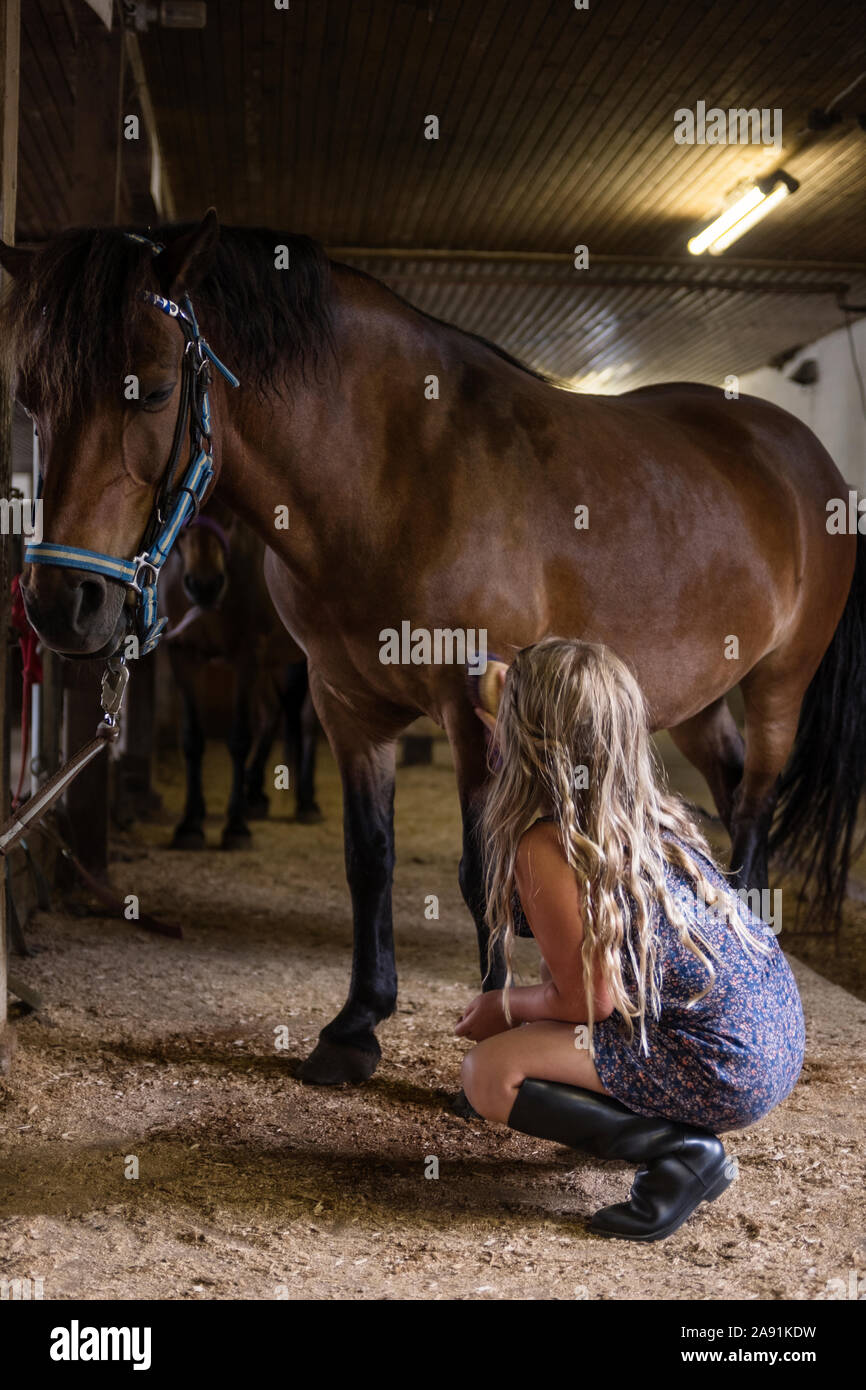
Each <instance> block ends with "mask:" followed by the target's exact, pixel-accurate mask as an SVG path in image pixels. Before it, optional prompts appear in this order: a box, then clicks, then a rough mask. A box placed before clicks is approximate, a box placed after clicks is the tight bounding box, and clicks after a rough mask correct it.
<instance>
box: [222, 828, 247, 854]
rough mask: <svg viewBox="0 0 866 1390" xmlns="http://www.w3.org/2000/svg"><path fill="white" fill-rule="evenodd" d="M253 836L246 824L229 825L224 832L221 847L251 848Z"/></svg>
mask: <svg viewBox="0 0 866 1390" xmlns="http://www.w3.org/2000/svg"><path fill="white" fill-rule="evenodd" d="M252 838H253V837H252V835H251V834H250V832H249V830H248V829H247V827H246V826H239V825H227V826H226V828H225V830H224V831H223V833H222V839H221V840H220V849H249V847H250V844H251V842H252Z"/></svg>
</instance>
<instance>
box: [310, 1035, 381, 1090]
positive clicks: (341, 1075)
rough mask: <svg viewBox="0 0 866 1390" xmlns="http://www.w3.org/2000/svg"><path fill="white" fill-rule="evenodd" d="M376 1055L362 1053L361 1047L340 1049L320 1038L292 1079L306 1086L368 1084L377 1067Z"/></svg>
mask: <svg viewBox="0 0 866 1390" xmlns="http://www.w3.org/2000/svg"><path fill="white" fill-rule="evenodd" d="M379 1057H380V1054H379V1053H378V1052H365V1051H364V1050H363V1049H362V1048H360V1047H341V1046H339V1044H337V1043H332V1042H328V1041H327V1039H325V1038H321V1039H320V1040H319V1042H318V1043H317V1044H316V1046H315V1048H314V1049H313V1051H312V1052H311V1053H310V1055H309V1057H307V1058H306V1059H305V1060H304V1061H303V1062H301V1064H300V1066H299V1067H298V1069H297V1071H296V1073H295V1075H296V1076H297V1078H298V1080H299V1081H303V1082H304V1083H305V1084H306V1085H307V1086H345V1085H346V1084H347V1083H349V1084H351V1083H354V1084H355V1085H357V1084H358V1082H360V1081H369V1079H370V1077H371V1076H372V1075H373V1072H374V1071H375V1070H376V1068H377V1067H378V1065H379Z"/></svg>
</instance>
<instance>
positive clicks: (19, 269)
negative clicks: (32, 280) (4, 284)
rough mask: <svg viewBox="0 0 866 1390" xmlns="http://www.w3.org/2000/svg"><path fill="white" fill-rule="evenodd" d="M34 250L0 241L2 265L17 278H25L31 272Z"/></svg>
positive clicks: (0, 263) (0, 261)
mask: <svg viewBox="0 0 866 1390" xmlns="http://www.w3.org/2000/svg"><path fill="white" fill-rule="evenodd" d="M34 255H35V252H34V251H26V250H25V249H24V247H23V246H7V245H6V242H5V241H0V265H2V267H3V269H4V270H5V271H6V272H7V273H8V274H9V275H12V276H14V278H15V279H16V280H23V279H24V278H25V277H26V276H27V275H28V274H29V272H30V263H31V261H32V260H33V257H34Z"/></svg>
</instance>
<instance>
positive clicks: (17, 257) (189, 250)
mask: <svg viewBox="0 0 866 1390" xmlns="http://www.w3.org/2000/svg"><path fill="white" fill-rule="evenodd" d="M218 235H219V228H218V224H217V219H216V215H215V213H214V212H213V211H211V212H209V213H208V215H207V216H206V217H205V219H204V221H203V222H202V223H201V224H200V226H198V227H195V228H193V229H191V230H184V231H182V232H179V233H178V234H177V235H175V236H173V238H172V239H171V240H170V241H168V243H167V244H166V245H165V247H164V249H163V250H162V251H161V252H159V254H154V248H153V246H152V245H151V244H149V243H147V242H145V241H144V240H143V239H131V238H130V237H128V236H127V235H126V234H125V233H123V232H122V231H120V230H117V229H114V228H112V229H98V230H93V229H88V230H81V231H78V230H76V231H71V232H68V233H65V234H63V235H61V236H59V237H57V238H55V239H54V240H53V241H51V242H48V243H47V244H46V245H45V246H44V247H43V248H42V249H41V250H39V251H35V252H27V251H22V250H20V249H14V248H11V247H8V246H5V245H4V244H3V243H2V242H0V264H2V265H3V266H4V267H5V269H6V270H7V271H8V272H9V274H10V275H11V276H12V277H13V278H12V284H11V287H10V290H9V292H8V294H7V295H6V297H5V299H4V303H3V306H2V310H0V335H2V339H3V342H4V349H5V351H6V353H7V354H8V357H9V358H10V362H9V366H10V368H11V369H12V371H13V372H14V373H15V381H16V393H17V395H18V398H19V399H20V400H21V402H22V404H23V405H24V406H25V407H26V408H27V409H28V411H29V412H30V413H31V415H32V416H33V418H34V420H35V422H36V427H37V431H38V434H39V440H40V446H41V457H42V473H43V493H42V505H43V512H42V533H43V537H44V541H43V550H44V556H45V558H44V559H43V560H42V561H41V562H40V561H39V560H37V562H36V563H31V564H28V565H26V566H25V569H24V573H23V577H22V585H21V591H22V595H23V598H24V605H25V608H26V610H27V616H28V618H29V619H30V622H31V623H32V624H33V626H34V627H35V629H36V631H37V632H38V633H39V635H40V637H41V639H42V640H43V642H45V644H46V645H47V646H49V647H52V648H54V650H56V651H60V652H64V653H66V654H68V655H76V656H88V655H109V654H110V653H112V652H113V651H114V650H115V649H116V648H117V646H118V644H119V643H120V642H121V640H122V638H123V636H124V635H125V633H126V632H127V631H128V630H129V627H130V622H131V618H132V616H133V614H134V612H135V608H134V604H135V601H136V600H137V594H136V592H135V590H134V589H131V588H130V587H129V578H128V576H126V578H125V581H124V577H123V576H121V577H120V578H112V577H109V576H108V575H106V574H103V573H98V572H93V571H92V570H90V569H88V568H87V567H86V558H85V560H84V561H81V562H80V563H81V567H80V568H77V567H75V565H74V564H66V563H63V562H62V561H63V560H64V559H65V558H69V557H66V556H65V554H61V557H60V558H61V562H60V563H54V562H51V561H50V559H49V558H48V557H49V556H50V547H51V546H55V547H60V548H61V549H62V552H65V551H66V550H67V549H72V550H73V551H74V550H84V551H91V552H99V553H100V554H101V555H102V556H105V557H118V558H119V559H120V560H121V561H129V560H132V559H133V558H134V557H136V556H137V555H139V553H140V552H141V551H142V549H143V540H144V539H145V537H146V534H147V533H148V532H149V531H152V529H153V526H154V524H155V523H154V518H155V517H157V513H158V508H159V505H160V502H161V500H162V499H163V498H165V497H166V496H167V495H168V493H169V492H170V490H171V484H174V487H175V488H177V487H178V486H179V480H182V476H183V470H184V469H185V467H186V465H187V463H188V461H189V459H190V454H191V442H190V435H189V425H188V422H187V419H186V418H185V411H184V406H183V399H182V397H183V390H184V388H183V378H184V376H185V374H184V373H183V372H182V370H181V368H182V363H183V360H184V349H185V341H186V340H185V337H184V333H183V332H181V329H180V327H179V325H178V323H177V322H176V321H173V319H172V318H171V317H169V316H168V315H167V314H165V313H162V312H159V310H158V309H156V308H154V307H153V304H152V303H149V302H147V301H146V299H145V298H144V296H145V294H147V293H148V292H150V293H151V294H158V295H162V296H164V297H165V298H166V299H170V300H175V301H176V300H177V299H178V298H180V297H181V296H182V295H183V294H185V293H194V291H195V286H196V283H197V281H198V280H199V278H200V277H201V276H202V275H203V274H204V273H205V271H206V269H207V266H208V264H209V261H210V259H211V256H212V254H213V250H214V247H215V244H216V240H217V238H218ZM176 431H178V438H177V440H176ZM175 452H176V455H177V464H176V468H175V469H174V470H173V477H170V478H167V477H166V473H167V470H168V465H169V461H170V459H171V458H172V456H173V454H175ZM159 520H164V518H159ZM46 545H47V548H46Z"/></svg>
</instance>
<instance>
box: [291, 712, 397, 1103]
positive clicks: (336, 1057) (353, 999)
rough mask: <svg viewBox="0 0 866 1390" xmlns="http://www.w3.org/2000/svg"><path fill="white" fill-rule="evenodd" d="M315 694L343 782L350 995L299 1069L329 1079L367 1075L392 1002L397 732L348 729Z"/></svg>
mask: <svg viewBox="0 0 866 1390" xmlns="http://www.w3.org/2000/svg"><path fill="white" fill-rule="evenodd" d="M314 695H315V698H316V706H317V709H318V712H319V716H320V718H321V719H322V722H323V724H324V726H325V730H326V732H327V734H328V737H329V739H330V742H331V747H332V748H333V750H334V755H335V757H336V758H337V762H338V763H339V767H340V775H341V778H342V782H343V833H344V842H345V853H346V878H347V880H348V883H349V891H350V893H351V895H352V919H353V925H354V949H353V955H352V978H351V983H350V985H349V997H348V998H347V1000H346V1002H345V1004H344V1005H343V1007H342V1009H341V1010H340V1012H339V1013H338V1014H337V1017H336V1018H335V1019H334V1020H333V1022H331V1023H329V1024H328V1025H327V1027H325V1028H323V1029H322V1031H321V1033H320V1034H319V1041H318V1044H317V1046H316V1048H315V1050H314V1051H313V1052H312V1053H311V1055H310V1056H309V1057H308V1058H307V1059H306V1061H305V1062H303V1063H302V1064H301V1067H300V1069H299V1071H298V1075H299V1077H300V1079H301V1080H302V1081H307V1082H312V1083H314V1084H316V1085H320V1086H334V1085H338V1084H339V1083H340V1082H346V1081H355V1082H357V1081H366V1080H367V1078H368V1077H370V1076H372V1074H373V1072H374V1071H375V1070H376V1067H377V1066H378V1063H379V1058H380V1056H381V1049H380V1047H379V1043H378V1041H377V1039H376V1034H375V1031H374V1030H375V1028H376V1025H377V1024H378V1023H380V1022H381V1021H382V1019H383V1018H388V1017H389V1015H390V1014H392V1013H393V1012H394V1008H395V1006H396V1003H397V967H396V964H395V961H394V928H393V921H392V916H391V882H392V878H393V874H394V770H395V766H396V748H397V744H396V737H395V738H394V739H392V740H389V741H385V742H381V741H378V740H376V741H373V740H372V739H371V738H370V737H369V735H365V734H364V733H363V732H362V731H361V730H360V729H358V728H355V729H354V730H350V729H348V728H347V727H346V725H345V723H344V722H343V721H342V718H341V716H339V715H337V714H335V715H334V717H333V718H332V719H329V717H328V711H327V709H326V707H325V705H324V703H323V702H322V701H321V699H320V696H319V694H318V692H315V691H314Z"/></svg>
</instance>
